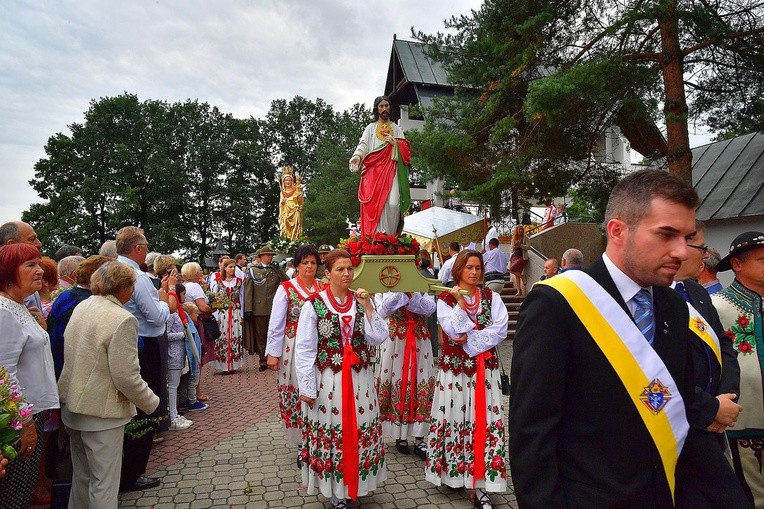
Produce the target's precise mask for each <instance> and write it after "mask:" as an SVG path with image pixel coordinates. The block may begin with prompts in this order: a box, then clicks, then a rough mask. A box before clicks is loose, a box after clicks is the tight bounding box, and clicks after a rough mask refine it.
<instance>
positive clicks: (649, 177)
mask: <svg viewBox="0 0 764 509" xmlns="http://www.w3.org/2000/svg"><path fill="white" fill-rule="evenodd" d="M653 198H663V199H664V200H667V201H670V202H673V203H677V204H680V205H684V206H685V207H687V208H690V209H693V210H694V209H695V208H696V207H697V206H698V193H696V192H695V189H693V187H692V185H690V184H688V183H687V182H685V181H684V180H682V179H680V178H679V177H676V176H674V175H671V174H669V173H668V172H666V171H663V170H640V171H635V172H634V173H632V174H630V175H627V176H625V177H624V178H623V179H621V181H620V182H619V183H618V184H616V186H615V187H614V188H613V191H612V192H611V193H610V199H609V200H608V202H607V208H606V209H605V223H607V222H608V221H610V220H611V219H620V220H621V221H623V222H624V223H626V225H627V226H629V227H634V226H636V225H638V224H639V222H640V221H641V220H642V218H643V217H644V216H645V214H647V213H649V211H650V204H651V202H652V201H653Z"/></svg>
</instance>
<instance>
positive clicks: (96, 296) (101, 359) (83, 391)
mask: <svg viewBox="0 0 764 509" xmlns="http://www.w3.org/2000/svg"><path fill="white" fill-rule="evenodd" d="M134 284H135V271H134V270H133V268H132V267H130V266H128V265H125V264H123V263H120V262H109V263H107V264H104V265H102V266H101V267H99V268H98V270H96V271H95V273H94V274H93V276H92V277H91V278H90V289H91V291H92V292H93V296H92V297H90V298H89V299H87V300H86V301H84V302H82V303H81V304H80V305H79V306H77V307H76V308H75V310H74V312H73V313H72V318H71V319H70V320H69V325H68V326H67V327H66V331H65V332H64V336H65V338H66V341H65V343H64V352H65V354H64V371H63V373H61V379H60V380H59V381H58V389H59V391H60V394H61V402H62V407H61V420H62V421H63V422H64V425H65V426H66V430H67V432H68V433H69V437H70V439H71V450H72V469H73V474H72V491H71V496H70V497H69V508H70V509H75V508H80V507H98V508H116V507H117V506H118V502H119V500H118V497H119V478H120V473H121V467H122V444H123V435H124V430H125V424H127V423H128V422H129V421H130V419H131V418H132V417H133V416H134V415H135V414H136V410H135V407H136V406H137V407H138V408H140V409H141V410H143V411H144V412H146V413H147V414H150V413H152V412H153V411H154V410H155V409H156V407H157V406H158V405H159V397H158V396H157V395H155V394H154V393H153V392H152V391H151V389H149V386H148V384H146V382H145V381H143V379H142V378H141V368H140V366H139V365H138V342H137V340H136V338H137V337H138V321H137V320H136V319H135V317H134V316H133V315H132V314H130V312H129V311H127V310H126V309H124V308H123V307H122V306H123V305H124V304H125V303H126V302H127V301H128V300H130V297H131V296H132V295H133V287H134Z"/></svg>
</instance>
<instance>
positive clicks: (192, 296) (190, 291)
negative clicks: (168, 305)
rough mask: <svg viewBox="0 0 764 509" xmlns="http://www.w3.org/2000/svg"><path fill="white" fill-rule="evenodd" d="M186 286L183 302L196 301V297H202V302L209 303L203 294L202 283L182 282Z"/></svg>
mask: <svg viewBox="0 0 764 509" xmlns="http://www.w3.org/2000/svg"><path fill="white" fill-rule="evenodd" d="M183 286H184V287H185V288H186V300H185V302H196V299H204V302H206V303H208V304H209V301H208V300H207V296H206V295H204V290H202V285H200V284H199V283H183Z"/></svg>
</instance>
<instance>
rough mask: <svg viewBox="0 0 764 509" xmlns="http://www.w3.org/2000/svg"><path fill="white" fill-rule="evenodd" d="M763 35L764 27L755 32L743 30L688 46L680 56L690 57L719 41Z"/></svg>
mask: <svg viewBox="0 0 764 509" xmlns="http://www.w3.org/2000/svg"><path fill="white" fill-rule="evenodd" d="M762 33H764V27H763V28H757V29H755V30H745V31H742V32H732V33H729V34H726V35H723V36H721V37H712V38H710V39H707V40H705V41H703V42H700V43H698V44H696V45H694V46H690V47H689V48H687V49H685V50H684V51H682V56H683V57H686V56H687V55H690V54H692V53H694V52H696V51H698V50H701V49H703V48H707V47H708V46H713V45H714V44H718V43H719V42H721V41H726V40H729V39H739V38H742V37H747V36H749V35H757V34H762Z"/></svg>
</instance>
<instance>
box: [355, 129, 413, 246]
mask: <svg viewBox="0 0 764 509" xmlns="http://www.w3.org/2000/svg"><path fill="white" fill-rule="evenodd" d="M395 141H396V143H395V145H391V144H389V143H385V144H384V145H383V146H382V147H380V149H379V150H375V151H374V152H370V153H369V154H368V155H367V156H366V157H365V158H364V160H363V170H362V172H361V184H360V186H359V187H358V201H360V202H361V233H362V234H363V235H366V234H372V233H374V231H375V230H376V229H377V225H378V224H379V218H380V216H381V215H382V211H383V210H384V208H385V205H386V204H387V198H388V196H389V195H390V190H391V189H392V187H393V184H396V182H395V172H396V170H397V169H398V165H399V164H402V165H405V166H408V165H409V164H410V163H411V145H409V142H408V141H407V140H406V139H403V138H396V140H395ZM406 173H408V172H406ZM400 191H401V193H400V194H401V209H402V210H403V207H405V210H408V207H409V203H410V201H411V200H410V194H409V191H408V175H406V189H405V190H404V189H401V190H400ZM388 233H395V232H388Z"/></svg>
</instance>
